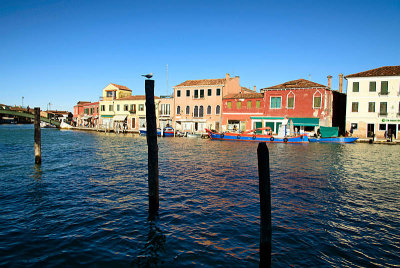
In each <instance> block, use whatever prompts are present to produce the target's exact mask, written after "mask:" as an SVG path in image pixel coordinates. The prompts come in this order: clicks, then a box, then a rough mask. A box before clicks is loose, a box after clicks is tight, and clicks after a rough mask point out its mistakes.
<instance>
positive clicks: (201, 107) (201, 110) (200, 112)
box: [199, 105, 204, 117]
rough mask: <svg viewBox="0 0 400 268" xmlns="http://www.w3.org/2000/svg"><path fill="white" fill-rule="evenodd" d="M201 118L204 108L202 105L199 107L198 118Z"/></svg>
mask: <svg viewBox="0 0 400 268" xmlns="http://www.w3.org/2000/svg"><path fill="white" fill-rule="evenodd" d="M203 116H204V108H203V105H200V110H199V117H203Z"/></svg>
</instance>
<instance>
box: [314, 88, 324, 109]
mask: <svg viewBox="0 0 400 268" xmlns="http://www.w3.org/2000/svg"><path fill="white" fill-rule="evenodd" d="M321 99H322V97H321V93H319V92H316V93H315V94H314V104H313V106H314V109H319V108H321Z"/></svg>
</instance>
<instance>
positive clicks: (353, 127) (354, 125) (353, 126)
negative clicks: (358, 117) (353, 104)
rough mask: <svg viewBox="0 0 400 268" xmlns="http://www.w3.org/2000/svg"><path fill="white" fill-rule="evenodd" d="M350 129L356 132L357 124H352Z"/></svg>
mask: <svg viewBox="0 0 400 268" xmlns="http://www.w3.org/2000/svg"><path fill="white" fill-rule="evenodd" d="M350 128H352V129H354V130H356V129H358V124H357V123H351V125H350Z"/></svg>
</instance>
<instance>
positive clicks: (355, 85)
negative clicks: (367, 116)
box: [353, 82, 360, 92]
mask: <svg viewBox="0 0 400 268" xmlns="http://www.w3.org/2000/svg"><path fill="white" fill-rule="evenodd" d="M359 91H360V83H359V82H353V92H359Z"/></svg>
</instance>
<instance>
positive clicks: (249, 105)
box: [247, 101, 251, 109]
mask: <svg viewBox="0 0 400 268" xmlns="http://www.w3.org/2000/svg"><path fill="white" fill-rule="evenodd" d="M250 108H251V101H247V109H250Z"/></svg>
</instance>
